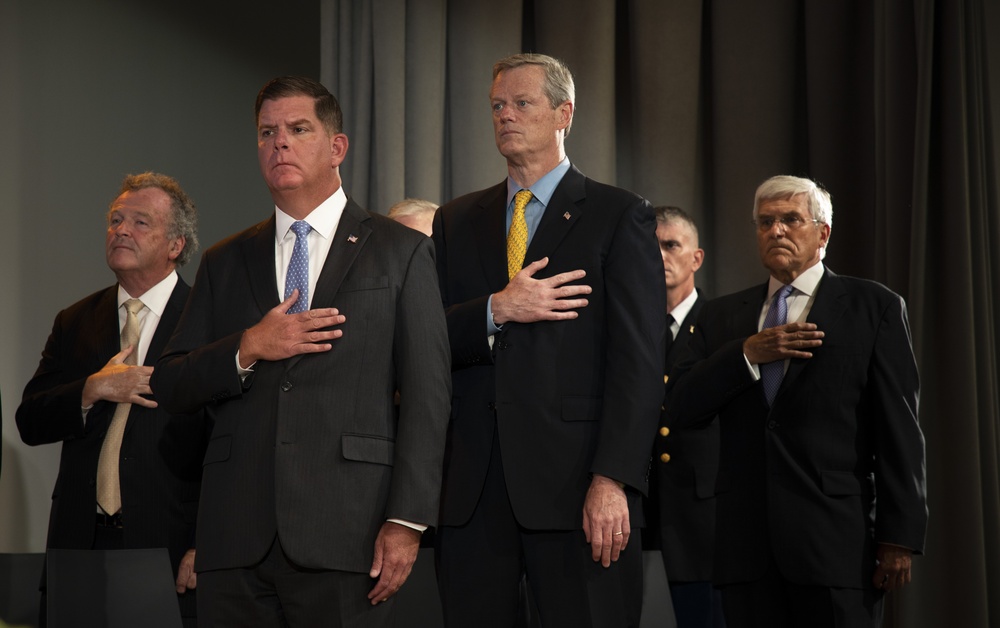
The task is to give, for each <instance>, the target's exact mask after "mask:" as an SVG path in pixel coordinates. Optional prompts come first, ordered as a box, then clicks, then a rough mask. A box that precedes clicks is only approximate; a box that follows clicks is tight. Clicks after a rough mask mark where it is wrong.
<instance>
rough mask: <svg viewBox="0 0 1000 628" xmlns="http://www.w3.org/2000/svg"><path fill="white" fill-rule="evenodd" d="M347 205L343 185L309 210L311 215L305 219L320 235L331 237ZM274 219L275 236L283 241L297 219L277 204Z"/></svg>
mask: <svg viewBox="0 0 1000 628" xmlns="http://www.w3.org/2000/svg"><path fill="white" fill-rule="evenodd" d="M345 207H347V194H346V193H345V192H344V187H343V186H341V187H339V188H337V191H336V192H334V193H333V194H332V195H331V196H330V197H329V198H327V199H326V200H325V201H323V202H322V203H320V204H319V207H317V208H316V209H314V210H312V211H311V212H309V215H308V216H306V217H305V218H303V220H305V221H306V222H308V223H309V226H310V227H312V228H313V231H315V232H316V233H318V234H319V235H320V236H322V237H323V238H325V239H330V238H332V237H333V230H334V229H335V228H336V226H337V223H338V222H340V215H341V214H343V213H344V208H345ZM274 220H275V225H274V237H275V238H276V239H277V241H278V242H281V241H282V240H284V239H285V237H286V236H287V235H288V231H289V230H290V229H291V227H292V223H293V222H296V220H295V218H292V217H291V216H289V215H288V214H286V213H285V212H283V211H281V208H280V207H278V206H277V205H275V207H274ZM293 237H294V234H293Z"/></svg>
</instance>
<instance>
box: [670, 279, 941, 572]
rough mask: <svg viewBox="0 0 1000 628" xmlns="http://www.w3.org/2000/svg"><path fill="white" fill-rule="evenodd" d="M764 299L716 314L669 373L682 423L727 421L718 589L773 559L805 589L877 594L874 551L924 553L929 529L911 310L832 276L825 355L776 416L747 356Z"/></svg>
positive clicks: (824, 307) (804, 365) (821, 323)
mask: <svg viewBox="0 0 1000 628" xmlns="http://www.w3.org/2000/svg"><path fill="white" fill-rule="evenodd" d="M766 297H767V284H766V283H765V284H764V285H761V286H756V287H753V288H750V289H748V290H744V291H743V292H739V293H736V294H731V295H729V296H725V297H721V298H719V299H715V300H713V301H709V302H708V303H706V304H705V306H704V307H703V308H702V310H701V314H700V316H699V321H700V323H699V325H698V326H697V328H696V333H695V335H694V337H693V338H692V339H691V343H690V345H689V349H690V351H689V352H688V353H687V354H686V357H685V358H684V361H683V363H682V364H679V365H678V366H677V368H676V369H675V371H674V373H673V375H672V376H671V377H672V379H674V380H675V383H674V384H673V386H672V389H671V392H670V396H669V399H668V403H667V414H668V417H667V418H668V421H669V422H670V424H671V425H675V424H682V425H685V424H686V425H690V424H697V423H699V422H704V421H709V420H711V419H712V418H713V417H714V416H715V415H716V414H718V415H719V420H720V426H721V451H720V463H719V464H720V468H719V476H718V480H717V482H716V494H717V495H716V500H717V520H716V546H715V557H716V558H715V571H714V580H715V582H716V584H723V585H724V584H732V583H739V582H749V581H753V580H756V579H758V578H760V577H761V576H762V575H763V574H764V571H765V570H766V569H767V566H768V564H769V562H770V561H771V560H772V559H773V560H774V561H775V565H776V566H777V568H778V570H779V571H780V573H781V574H782V575H783V576H784V577H785V578H786V579H788V580H789V581H791V582H794V583H796V584H802V585H814V586H827V587H839V588H864V587H871V586H872V584H871V578H872V572H873V570H874V568H875V546H876V544H877V543H879V542H885V543H892V544H896V545H902V546H905V547H909V548H912V549H913V550H915V551H916V552H918V553H919V552H921V551H922V550H923V546H924V536H925V532H926V527H927V506H926V477H925V470H924V439H923V435H922V433H921V431H920V427H919V426H918V424H917V396H918V387H919V383H918V376H917V367H916V362H915V360H914V357H913V351H912V348H911V346H910V330H909V323H908V321H907V316H906V307H905V304H904V303H903V300H902V298H901V297H900V296H899V295H897V294H894V293H892V292H890V291H889V290H888V289H887V288H886V287H885V286H882V285H880V284H877V283H875V282H873V281H866V280H863V279H856V278H853V277H841V276H839V275H837V274H835V273H833V272H832V271H830V270H829V269H827V270H826V271H825V273H824V275H823V279H822V280H821V281H820V284H819V287H818V289H817V293H816V298H815V300H814V301H813V305H812V309H811V310H810V312H809V316H808V320H809V321H810V322H813V323H816V325H817V327H818V328H819V329H820V330H821V331H823V332H824V333H825V336H824V337H823V345H822V346H821V347H819V348H817V349H815V350H814V351H813V357H811V358H809V359H793V360H791V361H790V363H789V367H788V370H787V372H786V374H785V377H784V379H783V380H782V383H781V387H780V388H779V390H778V394H777V397H776V398H775V401H774V405H773V407H771V408H768V406H767V402H766V401H765V399H764V393H763V388H762V386H761V385H760V382H759V380H754V379H753V377H752V376H751V374H750V372H749V369H748V367H747V364H746V359H745V358H744V357H743V341H744V340H745V339H746V338H747V337H748V336H751V335H753V334H755V333H757V324H758V320H759V318H760V312H761V309H762V308H763V304H764V300H765V299H766ZM876 495H877V496H878V499H877V500H876Z"/></svg>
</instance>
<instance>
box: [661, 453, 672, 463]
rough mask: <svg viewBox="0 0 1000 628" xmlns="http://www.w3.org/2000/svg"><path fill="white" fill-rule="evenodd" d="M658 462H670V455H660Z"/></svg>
mask: <svg viewBox="0 0 1000 628" xmlns="http://www.w3.org/2000/svg"><path fill="white" fill-rule="evenodd" d="M660 462H670V454H660Z"/></svg>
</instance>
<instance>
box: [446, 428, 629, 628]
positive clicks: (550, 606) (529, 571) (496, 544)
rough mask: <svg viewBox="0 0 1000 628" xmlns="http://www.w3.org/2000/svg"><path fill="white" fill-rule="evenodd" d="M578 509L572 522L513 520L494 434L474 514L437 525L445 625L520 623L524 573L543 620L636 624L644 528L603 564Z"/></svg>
mask: <svg viewBox="0 0 1000 628" xmlns="http://www.w3.org/2000/svg"><path fill="white" fill-rule="evenodd" d="M580 517H581V519H580V525H581V527H580V528H579V529H576V530H557V531H549V530H542V531H538V530H528V529H525V528H523V527H521V526H520V525H518V523H517V520H516V519H515V517H514V513H513V511H512V509H511V506H510V501H509V499H508V496H507V486H506V483H505V482H504V476H503V463H502V460H501V458H500V449H499V444H498V441H497V439H496V436H495V435H494V441H493V452H492V454H491V460H490V469H489V472H488V474H487V478H486V484H485V486H484V488H483V494H482V496H481V497H480V500H479V504H478V506H477V507H476V512H475V513H474V514H473V516H472V519H471V520H470V521H469V522H468V523H467V524H465V525H463V526H442V527H440V528H439V529H438V531H437V538H436V551H435V562H436V565H437V577H438V588H439V591H440V594H441V603H442V610H443V612H444V620H445V626H448V627H449V628H466V627H468V626H476V627H477V628H488V627H497V628H511V627H512V626H515V625H518V623H519V599H520V598H521V596H520V594H519V583H520V582H521V578H522V576H525V575H526V576H527V583H528V588H529V590H530V593H531V597H532V599H533V601H534V603H535V604H534V606H535V607H536V608H537V609H538V620H539V624H540V625H541V626H543V627H550V626H574V628H588V627H591V628H603V627H607V628H627V627H630V626H638V625H639V615H640V613H641V612H642V538H641V532H640V531H639V529H638V528H633V529H632V537H631V539H630V540H629V544H628V547H627V548H626V550H625V551H624V552H622V554H621V557H620V558H619V559H618V561H617V562H615V563H612V564H611V566H610V567H608V568H605V567H602V566H601V564H600V563H599V562H594V560H593V559H592V558H591V549H590V545H589V544H588V543H587V542H586V538H585V536H584V533H583V529H582V525H583V511H582V504H581V514H580ZM522 614H523V609H522ZM523 621H524V619H523V617H521V618H520V622H523Z"/></svg>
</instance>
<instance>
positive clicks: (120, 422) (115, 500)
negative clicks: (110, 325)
mask: <svg viewBox="0 0 1000 628" xmlns="http://www.w3.org/2000/svg"><path fill="white" fill-rule="evenodd" d="M124 305H125V310H126V312H127V314H126V315H125V327H123V328H122V335H121V348H122V349H124V348H125V347H128V346H131V347H132V353H130V354H128V357H127V358H125V364H129V365H132V366H135V364H136V358H137V356H138V355H139V318H138V316H136V315H137V314H138V313H139V310H141V309H142V307H143V305H142V301H140V300H139V299H129V300H128V301H126V302H125V304H124ZM131 407H132V404H131V403H119V404H118V405H117V406H116V407H115V414H114V416H113V417H111V424H110V425H109V426H108V433H107V434H106V435H105V436H104V443H103V444H102V445H101V457H100V458H99V459H98V462H97V504H98V505H99V506H100V507H101V508H102V509H103V510H104V512H106V513H108V514H109V515H113V514H115V513H117V512H118V511H119V510H121V509H122V496H121V482H120V479H119V477H118V458H119V456H120V454H121V449H122V435H123V434H124V433H125V423H126V421H128V413H129V409H130V408H131Z"/></svg>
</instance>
